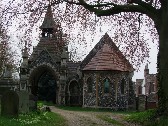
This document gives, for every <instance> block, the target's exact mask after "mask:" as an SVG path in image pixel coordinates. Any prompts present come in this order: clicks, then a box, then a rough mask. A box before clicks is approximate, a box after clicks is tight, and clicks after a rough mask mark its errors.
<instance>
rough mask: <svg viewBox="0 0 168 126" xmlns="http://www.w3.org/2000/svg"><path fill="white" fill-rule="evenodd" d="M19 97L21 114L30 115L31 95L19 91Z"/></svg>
mask: <svg viewBox="0 0 168 126" xmlns="http://www.w3.org/2000/svg"><path fill="white" fill-rule="evenodd" d="M17 94H18V95H19V112H20V113H28V112H29V93H28V92H27V91H18V92H17Z"/></svg>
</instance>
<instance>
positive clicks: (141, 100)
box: [138, 94, 146, 111]
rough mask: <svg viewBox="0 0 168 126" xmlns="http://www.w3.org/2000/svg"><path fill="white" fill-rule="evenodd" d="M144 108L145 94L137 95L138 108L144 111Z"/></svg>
mask: <svg viewBox="0 0 168 126" xmlns="http://www.w3.org/2000/svg"><path fill="white" fill-rule="evenodd" d="M145 109H146V95H143V94H140V95H138V110H139V111H144V110H145Z"/></svg>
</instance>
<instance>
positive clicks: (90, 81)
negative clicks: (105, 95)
mask: <svg viewBox="0 0 168 126" xmlns="http://www.w3.org/2000/svg"><path fill="white" fill-rule="evenodd" d="M86 84H87V88H88V89H87V91H88V93H92V92H93V84H94V81H93V76H89V77H88V78H87V80H86Z"/></svg>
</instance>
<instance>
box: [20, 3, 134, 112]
mask: <svg viewBox="0 0 168 126" xmlns="http://www.w3.org/2000/svg"><path fill="white" fill-rule="evenodd" d="M40 29H41V31H42V33H41V37H40V41H39V43H38V44H37V46H36V47H35V48H34V49H33V53H32V54H31V56H30V57H29V58H28V57H27V55H26V56H23V59H24V60H23V62H25V63H24V64H25V65H22V66H21V72H20V73H21V74H20V75H21V80H22V81H21V85H23V88H24V86H25V88H26V89H27V90H29V91H31V93H32V94H34V95H36V96H38V99H39V100H46V101H53V102H54V103H56V104H58V105H71V106H73V105H82V106H84V107H100V108H113V109H127V108H128V107H129V106H130V105H132V104H133V101H134V99H133V98H134V91H133V83H132V76H133V71H134V69H133V67H132V65H131V64H130V63H129V62H128V60H127V59H126V58H125V57H124V56H123V54H122V53H121V52H120V50H119V49H118V48H117V46H116V45H115V44H114V42H113V41H112V40H111V38H110V37H109V36H108V34H105V35H104V36H103V37H102V38H101V39H100V41H99V42H98V43H97V44H96V45H95V47H94V48H93V49H92V50H91V51H90V53H89V54H88V55H87V56H86V58H85V59H84V60H83V61H82V62H73V61H70V59H69V52H68V46H67V42H66V40H65V38H64V33H63V32H62V28H61V25H60V23H59V22H57V23H56V22H55V21H54V19H53V15H52V11H51V7H50V6H49V7H48V9H47V12H46V15H45V18H44V21H43V23H42V25H41V26H40ZM25 66H27V67H25ZM23 75H24V76H23ZM26 78H27V79H26ZM25 82H26V83H25Z"/></svg>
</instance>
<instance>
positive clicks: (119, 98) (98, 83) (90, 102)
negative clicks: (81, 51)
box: [83, 71, 132, 110]
mask: <svg viewBox="0 0 168 126" xmlns="http://www.w3.org/2000/svg"><path fill="white" fill-rule="evenodd" d="M89 77H93V80H94V81H93V84H92V88H93V90H92V93H88V85H87V79H88V78H89ZM105 78H109V80H110V86H109V87H110V89H109V93H104V91H103V88H104V87H103V86H104V85H103V80H104V79H105ZM122 79H124V80H125V86H124V93H123V94H122V93H121V81H122ZM129 79H130V76H129V74H128V73H127V72H116V71H114V72H104V71H103V72H99V73H98V72H97V73H96V72H85V73H84V89H83V96H84V99H83V102H84V103H83V106H84V107H98V108H111V109H117V110H118V109H127V108H128V96H129V92H128V91H129ZM131 84H132V83H131ZM96 89H98V90H96Z"/></svg>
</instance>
